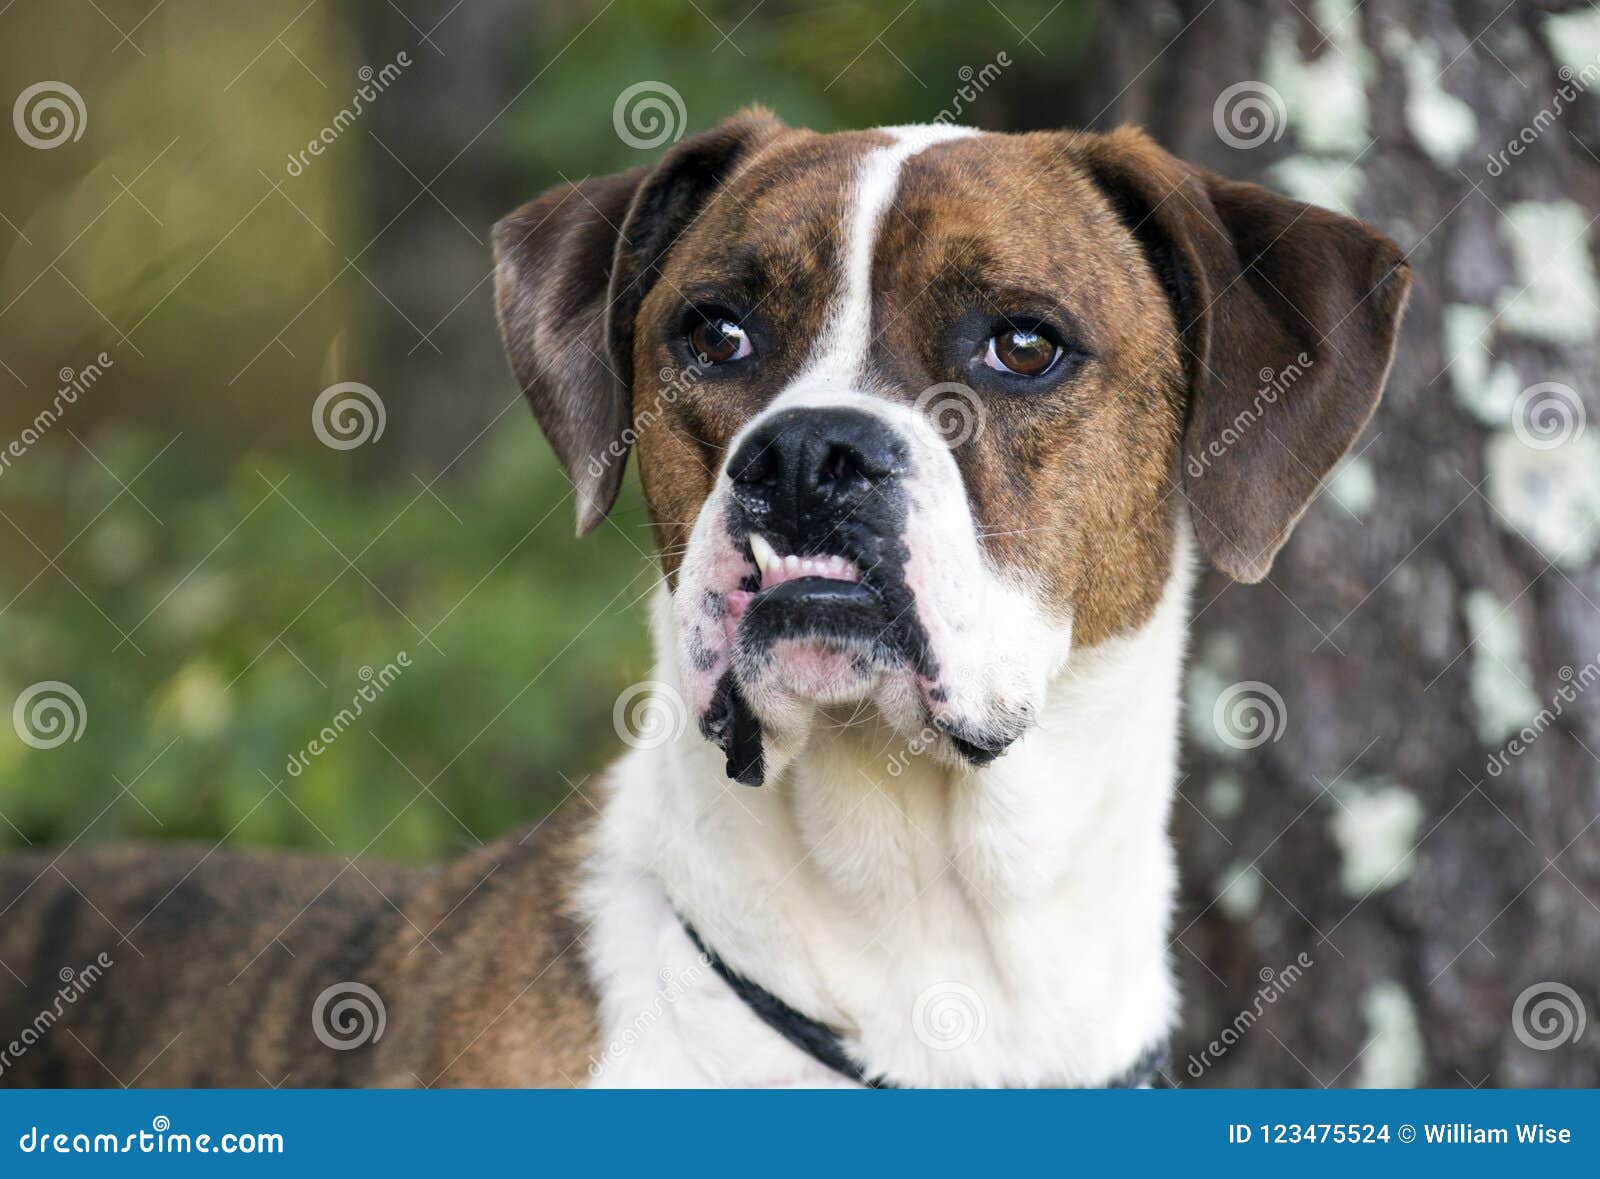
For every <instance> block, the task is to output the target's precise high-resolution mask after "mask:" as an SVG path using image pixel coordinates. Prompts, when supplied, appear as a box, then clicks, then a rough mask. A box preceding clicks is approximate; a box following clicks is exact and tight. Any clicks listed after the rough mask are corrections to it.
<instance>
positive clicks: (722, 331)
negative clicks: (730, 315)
mask: <svg viewBox="0 0 1600 1179" xmlns="http://www.w3.org/2000/svg"><path fill="white" fill-rule="evenodd" d="M689 349H690V351H692V352H693V353H694V354H695V355H696V356H697V357H699V358H700V361H701V363H703V364H728V363H730V362H732V361H735V360H742V359H743V358H744V357H746V356H749V355H750V353H751V352H753V351H755V349H754V348H753V347H752V346H751V344H750V336H749V334H748V333H746V331H745V330H744V329H743V328H742V327H740V326H739V325H738V324H736V323H734V322H733V320H731V319H726V318H724V317H722V316H712V317H710V318H708V319H703V320H701V321H700V322H699V323H697V324H695V325H694V327H692V328H690V329H689Z"/></svg>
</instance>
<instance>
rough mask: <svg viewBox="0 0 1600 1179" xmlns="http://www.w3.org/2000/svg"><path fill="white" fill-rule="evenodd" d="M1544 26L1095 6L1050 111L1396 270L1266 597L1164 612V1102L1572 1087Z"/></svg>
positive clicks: (1571, 122) (1586, 35)
mask: <svg viewBox="0 0 1600 1179" xmlns="http://www.w3.org/2000/svg"><path fill="white" fill-rule="evenodd" d="M1560 7H1563V6H1557V5H1535V4H1529V3H1523V2H1520V0H1516V2H1513V3H1512V4H1511V5H1509V6H1507V5H1505V4H1504V0H1483V2H1478V0H1463V2H1459V3H1444V2H1440V0H1435V2H1431V3H1419V2H1416V0H1369V2H1368V3H1366V4H1364V5H1361V6H1360V7H1359V8H1357V7H1355V6H1354V5H1353V4H1351V3H1349V2H1347V0H1325V2H1311V3H1301V4H1300V5H1298V6H1297V5H1295V4H1292V3H1288V2H1286V0H1276V2H1275V0H1226V2H1223V3H1208V2H1206V0H1177V2H1176V3H1171V4H1168V3H1148V2H1147V3H1110V2H1106V3H1103V4H1102V5H1101V6H1100V8H1099V11H1098V24H1097V32H1096V34H1095V42H1096V44H1095V46H1094V49H1093V50H1092V51H1091V53H1090V54H1089V57H1088V63H1087V68H1088V69H1089V70H1090V72H1089V73H1087V74H1085V75H1082V76H1080V77H1079V78H1078V79H1077V80H1076V81H1075V82H1074V84H1073V89H1072V90H1071V91H1070V93H1069V98H1068V104H1069V107H1070V109H1069V110H1068V111H1066V112H1064V114H1065V118H1064V120H1063V121H1066V122H1070V123H1075V124H1076V125H1087V126H1091V127H1093V128H1095V129H1105V128H1107V127H1110V126H1113V125H1115V124H1117V123H1121V122H1139V123H1143V124H1145V125H1146V127H1147V128H1148V129H1149V130H1150V131H1151V132H1152V133H1153V134H1154V135H1155V136H1156V137H1157V138H1158V139H1159V140H1160V141H1161V142H1162V143H1163V144H1165V145H1166V146H1167V147H1168V148H1169V149H1170V150H1172V151H1173V152H1174V153H1175V154H1178V155H1181V156H1184V157H1185V158H1188V159H1190V160H1193V161H1195V162H1197V163H1200V164H1203V165H1205V166H1208V167H1211V168H1214V169H1216V170H1217V171H1220V172H1223V173H1226V174H1228V175H1232V176H1236V177H1239V178H1243V179H1255V180H1259V181H1261V182H1263V183H1266V184H1268V185H1271V186H1272V187H1274V188H1277V189H1279V190H1280V191H1285V192H1288V193H1290V194H1291V195H1294V196H1297V197H1300V198H1301V199H1304V200H1311V201H1316V202H1318V203H1321V204H1326V205H1331V206H1334V207H1341V208H1344V209H1346V210H1348V211H1353V212H1355V213H1356V214H1357V215H1358V216H1361V217H1363V218H1365V219H1366V220H1368V221H1370V222H1372V223H1373V224H1375V225H1376V226H1378V227H1379V228H1381V229H1382V230H1384V231H1385V232H1386V233H1388V234H1390V235H1391V236H1392V237H1394V238H1395V239H1396V240H1397V241H1398V242H1399V243H1400V244H1401V245H1402V247H1404V248H1405V249H1406V250H1407V251H1408V253H1409V255H1410V259H1411V265H1412V267H1413V270H1414V272H1415V275H1416V280H1417V281H1416V285H1415V291H1414V294H1413V296H1412V300H1411V306H1410V311H1409V313H1408V316H1407V319H1406V323H1405V328H1404V332H1403V335H1402V339H1401V343H1400V346H1399V351H1398V356H1397V358H1396V361H1395V365H1394V371H1393V373H1392V375H1391V377H1390V379H1389V385H1388V393H1387V395H1386V396H1385V398H1384V401H1383V403H1382V405H1381V406H1380V408H1379V410H1378V413H1377V416H1376V417H1375V419H1374V420H1373V423H1372V425H1371V426H1370V427H1369V428H1368V430H1367V433H1366V435H1365V436H1364V437H1363V438H1362V440H1361V441H1360V442H1359V443H1358V445H1357V449H1356V457H1353V458H1351V459H1349V460H1347V462H1346V463H1345V464H1344V465H1343V466H1342V467H1341V468H1340V469H1339V470H1338V471H1337V472H1336V474H1335V476H1334V478H1333V479H1332V480H1330V483H1329V485H1328V487H1327V488H1326V489H1325V490H1324V492H1323V494H1322V495H1321V497H1320V498H1319V499H1318V500H1317V502H1316V503H1315V504H1314V505H1313V507H1312V508H1311V510H1310V511H1309V512H1308V513H1307V515H1306V516H1305V518H1304V519H1303V520H1302V521H1301V523H1300V525H1299V528H1298V530H1297V532H1296V534H1295V536H1294V538H1293V539H1292V540H1291V541H1290V543H1289V546H1288V547H1287V549H1285V551H1284V552H1283V554H1282V555H1281V556H1280V557H1279V559H1278V563H1277V566H1276V568H1275V570H1274V571H1273V573H1272V575H1271V578H1270V580H1269V581H1268V582H1266V583H1264V584H1262V585H1259V586H1253V587H1246V586H1232V585H1228V584H1225V583H1224V580H1223V579H1222V578H1221V577H1220V576H1218V575H1216V574H1210V575H1208V577H1207V578H1206V579H1205V580H1203V581H1202V583H1201V585H1200V587H1199V591H1198V593H1197V597H1196V611H1197V614H1198V621H1197V624H1196V630H1195V636H1194V643H1193V653H1194V654H1193V659H1192V666H1191V672H1190V684H1189V689H1188V704H1189V708H1188V732H1187V734H1186V738H1187V754H1186V770H1187V777H1186V778H1185V779H1184V781H1183V784H1182V787H1181V793H1182V798H1181V800H1180V801H1178V802H1177V804H1176V807H1177V811H1176V818H1175V827H1176V830H1177V835H1178V839H1179V843H1180V847H1181V855H1182V861H1183V874H1184V881H1185V891H1184V895H1183V898H1182V903H1181V906H1180V912H1179V916H1178V919H1177V924H1176V927H1175V929H1174V933H1175V934H1176V937H1175V940H1174V942H1173V946H1172V949H1173V953H1174V955H1175V956H1176V958H1177V960H1178V961H1179V962H1180V963H1181V964H1182V969H1183V973H1184V975H1185V994H1186V1002H1185V1022H1184V1027H1183V1029H1182V1032H1181V1034H1180V1037H1179V1039H1178V1042H1177V1044H1176V1045H1175V1052H1174V1062H1173V1068H1172V1075H1173V1079H1174V1080H1175V1081H1176V1082H1177V1083H1179V1084H1184V1085H1197V1084H1199V1085H1211V1084H1218V1085H1288V1086H1299V1085H1306V1084H1311V1083H1320V1084H1324V1085H1356V1084H1366V1085H1401V1086H1403V1085H1414V1084H1427V1085H1443V1086H1461V1085H1471V1086H1478V1085H1480V1084H1489V1085H1500V1086H1527V1085H1579V1084H1582V1085H1595V1084H1597V1083H1600V1028H1590V1029H1589V1031H1588V1034H1587V1035H1583V1036H1582V1038H1581V1039H1578V1038H1576V1035H1575V1034H1576V1033H1577V1032H1579V1030H1580V1029H1581V1026H1582V1024H1583V1023H1584V1022H1591V1021H1594V1020H1597V1019H1600V999H1597V991H1600V822H1597V821H1596V820H1597V816H1600V606H1597V603H1600V576H1597V548H1600V425H1597V424H1596V423H1595V422H1594V421H1592V420H1589V421H1587V425H1588V427H1589V428H1588V430H1587V431H1586V432H1585V430H1584V425H1585V423H1586V419H1587V418H1588V416H1589V415H1592V414H1593V413H1595V412H1596V411H1597V409H1600V402H1597V399H1596V390H1595V388H1594V380H1593V374H1594V372H1595V371H1596V361H1597V359H1600V358H1597V355H1596V352H1597V347H1596V338H1595V337H1596V324H1597V323H1600V290H1597V288H1596V281H1595V271H1594V263H1593V245H1594V237H1595V233H1594V231H1593V229H1592V228H1591V224H1590V223H1591V221H1592V220H1593V219H1594V218H1595V216H1596V214H1597V213H1600V189H1597V179H1600V158H1597V157H1600V148H1597V147H1596V141H1597V139H1600V135H1597V115H1600V93H1586V92H1584V91H1585V90H1586V88H1587V87H1589V86H1590V85H1592V84H1594V83H1600V16H1596V15H1595V14H1594V13H1593V12H1591V11H1590V10H1589V9H1588V7H1587V6H1586V5H1572V6H1571V8H1572V9H1573V11H1572V12H1571V13H1565V12H1558V11H1557V9H1558V8H1560ZM1055 101H1056V102H1057V103H1058V104H1059V102H1060V101H1061V100H1060V98H1059V97H1057V98H1056V100H1055ZM1033 117H1034V118H1037V114H1036V112H1035V114H1034V116H1033ZM1513 141H1515V142H1516V144H1517V146H1516V147H1515V148H1514V149H1513V148H1509V147H1508V146H1507V145H1508V144H1511V143H1512V142H1513ZM1239 685H1243V687H1240V686H1239ZM1280 701H1281V703H1280ZM1252 702H1254V706H1258V710H1257V711H1256V712H1255V713H1254V714H1252V713H1251V707H1252V706H1253V705H1252ZM1230 715H1231V718H1232V719H1231V722H1230ZM1253 723H1254V724H1256V726H1257V727H1255V728H1252V727H1251V725H1252V724H1253ZM1280 726H1281V729H1280ZM1302 953H1304V954H1305V955H1306V958H1305V959H1301V960H1299V962H1298V963H1297V956H1298V955H1300V954H1302ZM1305 961H1310V962H1311V963H1312V965H1310V966H1305V965H1304V962H1305ZM1291 966H1292V967H1293V969H1286V968H1288V967H1291ZM1241 1013H1243V1014H1241ZM1258 1017H1259V1018H1258ZM1224 1029H1229V1030H1228V1031H1227V1033H1226V1035H1225V1034H1224Z"/></svg>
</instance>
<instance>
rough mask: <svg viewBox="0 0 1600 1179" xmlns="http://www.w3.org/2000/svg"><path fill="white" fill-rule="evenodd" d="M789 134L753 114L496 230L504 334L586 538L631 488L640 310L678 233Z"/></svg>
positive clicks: (567, 187)
mask: <svg viewBox="0 0 1600 1179" xmlns="http://www.w3.org/2000/svg"><path fill="white" fill-rule="evenodd" d="M780 128H781V124H780V123H778V121H777V120H776V119H774V118H773V117H772V116H771V115H769V114H767V113H766V112H765V111H748V112H745V113H744V114H741V115H737V116H735V117H734V118H732V119H729V120H728V121H727V122H725V123H722V124H721V125H719V126H718V127H716V128H714V129H713V130H711V131H707V132H705V133H704V134H701V135H696V136H693V137H692V138H689V139H685V140H684V141H683V142H682V143H680V144H678V145H677V146H676V147H674V148H673V149H672V150H671V151H669V152H667V154H666V155H665V156H664V157H663V158H662V160H661V162H660V163H659V164H658V165H656V166H655V167H654V168H633V169H630V170H629V171H627V172H622V173H619V174H617V175H615V176H601V177H598V178H596V179H592V180H582V181H579V182H578V183H576V184H563V185H561V186H560V187H558V188H552V189H551V190H550V191H548V192H546V193H544V194H543V195H542V196H540V197H538V198H537V199H535V200H533V201H530V202H529V203H528V204H526V205H524V206H522V208H520V209H518V210H517V211H516V212H515V213H512V214H511V215H510V216H508V217H505V218H504V219H502V220H501V221H500V222H499V223H498V224H496V225H495V227H494V256H495V284H494V286H495V306H496V310H497V312H498V314H499V319H500V337H501V339H502V340H503V341H504V343H505V348H506V353H507V355H509V356H510V358H511V369H512V372H513V373H514V374H515V375H516V378H517V382H518V384H520V385H521V386H522V390H523V392H524V393H526V394H527V396H528V401H529V402H530V403H531V404H532V405H533V414H534V417H536V418H537V419H538V421H539V426H540V428H541V429H543V430H544V434H545V437H546V438H548V439H549V440H550V446H551V448H552V449H553V450H554V451H555V452H556V458H558V459H559V460H560V461H561V465H562V467H563V468H564V469H565V470H566V472H567V477H568V478H569V479H570V480H571V481H572V487H573V490H574V492H575V493H576V495H577V500H578V535H580V536H582V535H583V534H584V533H586V532H588V531H590V530H591V529H593V528H594V527H595V525H597V524H599V523H600V521H601V520H602V519H603V518H604V517H605V514H606V513H607V512H608V511H610V510H611V505H612V504H613V503H614V502H615V501H616V498H617V491H618V489H619V488H620V487H621V486H622V472H623V468H624V467H625V465H626V463H627V457H628V448H629V446H630V445H631V439H632V432H631V430H630V429H629V426H630V424H631V421H632V416H633V411H632V391H631V388H630V386H631V384H632V379H633V321H634V317H635V316H636V315H637V314H638V311H639V305H640V304H641V303H642V302H643V301H644V297H645V296H646V295H647V294H649V293H650V288H651V287H652V286H654V285H655V282H656V279H657V278H658V277H659V275H660V268H661V266H662V264H663V263H664V262H665V260H666V255H667V253H668V251H670V250H671V248H672V245H673V243H674V242H675V241H677V239H678V237H679V235H680V234H682V233H683V231H684V230H685V229H686V228H687V227H688V226H689V225H690V224H692V223H693V221H694V219H695V217H696V216H698V215H699V213H700V211H701V210H702V209H703V208H704V207H705V204H706V202H707V200H708V199H709V198H710V197H711V195H712V194H713V193H714V192H715V191H716V190H717V188H718V187H719V186H720V185H721V184H722V183H723V181H725V180H726V179H727V178H728V177H729V176H730V175H731V174H732V172H733V169H734V168H735V167H736V166H737V165H738V163H739V162H740V161H741V160H742V159H745V158H747V157H748V156H749V155H750V154H751V152H752V151H753V149H754V148H755V147H756V146H758V145H759V144H761V143H762V142H764V141H765V140H766V139H768V138H770V137H771V136H772V135H773V134H775V133H776V132H777V131H778V130H779V129H780Z"/></svg>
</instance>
